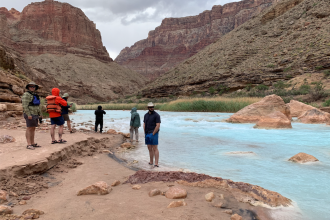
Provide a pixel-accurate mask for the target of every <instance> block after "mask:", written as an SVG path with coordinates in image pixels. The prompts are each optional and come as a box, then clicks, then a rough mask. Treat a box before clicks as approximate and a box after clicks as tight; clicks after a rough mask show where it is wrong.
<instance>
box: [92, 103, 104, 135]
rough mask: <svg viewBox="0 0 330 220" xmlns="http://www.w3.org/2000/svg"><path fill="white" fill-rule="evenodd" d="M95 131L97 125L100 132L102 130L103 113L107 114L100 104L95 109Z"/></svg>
mask: <svg viewBox="0 0 330 220" xmlns="http://www.w3.org/2000/svg"><path fill="white" fill-rule="evenodd" d="M94 114H95V132H97V127H98V126H99V125H100V133H101V134H102V131H103V115H105V114H107V113H106V112H105V111H103V110H102V106H100V105H99V106H98V107H97V110H95V113H94Z"/></svg>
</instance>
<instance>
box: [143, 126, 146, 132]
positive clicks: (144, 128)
mask: <svg viewBox="0 0 330 220" xmlns="http://www.w3.org/2000/svg"><path fill="white" fill-rule="evenodd" d="M143 130H144V135H145V134H146V123H143Z"/></svg>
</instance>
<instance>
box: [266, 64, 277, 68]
mask: <svg viewBox="0 0 330 220" xmlns="http://www.w3.org/2000/svg"><path fill="white" fill-rule="evenodd" d="M267 67H268V68H274V67H275V65H274V64H268V65H267Z"/></svg>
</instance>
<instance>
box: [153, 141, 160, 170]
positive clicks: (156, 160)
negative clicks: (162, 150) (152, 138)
mask: <svg viewBox="0 0 330 220" xmlns="http://www.w3.org/2000/svg"><path fill="white" fill-rule="evenodd" d="M152 150H153V153H154V155H155V165H158V160H159V150H158V146H157V145H152Z"/></svg>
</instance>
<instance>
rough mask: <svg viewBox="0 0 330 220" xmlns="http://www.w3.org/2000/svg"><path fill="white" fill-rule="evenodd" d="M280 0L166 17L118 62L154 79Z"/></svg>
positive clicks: (250, 1)
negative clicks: (192, 14)
mask: <svg viewBox="0 0 330 220" xmlns="http://www.w3.org/2000/svg"><path fill="white" fill-rule="evenodd" d="M278 1H279V0H243V1H240V2H233V3H228V4H226V5H224V6H221V5H216V6H213V8H212V10H207V11H204V12H203V13H201V14H199V15H197V16H189V17H183V18H165V19H164V20H163V21H162V24H161V25H160V26H159V27H157V28H156V29H155V30H153V31H150V32H149V34H148V38H147V39H144V40H141V41H138V42H136V43H135V44H134V45H133V46H131V47H126V48H124V49H123V50H122V51H121V52H120V54H119V55H118V57H117V58H116V59H115V61H116V62H117V63H118V64H120V65H123V66H125V67H128V68H129V69H131V70H134V71H136V72H137V73H140V74H141V75H144V76H145V77H147V78H148V79H149V80H154V79H156V78H158V77H159V76H161V75H163V74H164V73H165V72H167V71H169V70H171V69H172V68H174V67H175V66H177V65H178V64H180V63H181V62H182V61H184V60H186V59H188V58H189V57H191V56H193V55H195V54H196V53H198V52H199V51H201V50H202V49H203V48H205V47H206V46H208V45H210V44H212V43H214V42H216V41H217V40H219V39H220V38H221V37H222V36H224V35H225V34H227V33H229V32H230V31H232V30H233V29H235V28H236V27H238V26H239V25H241V24H243V23H244V22H246V21H248V20H249V19H251V18H252V17H254V16H256V15H258V14H259V13H260V12H262V11H263V10H264V9H265V8H268V7H269V6H271V5H272V4H274V3H276V2H278Z"/></svg>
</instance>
